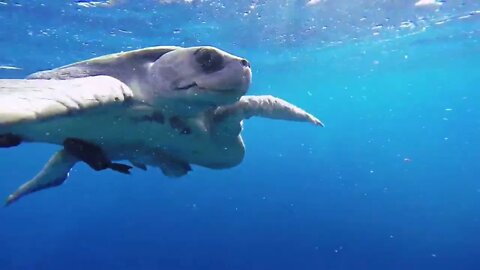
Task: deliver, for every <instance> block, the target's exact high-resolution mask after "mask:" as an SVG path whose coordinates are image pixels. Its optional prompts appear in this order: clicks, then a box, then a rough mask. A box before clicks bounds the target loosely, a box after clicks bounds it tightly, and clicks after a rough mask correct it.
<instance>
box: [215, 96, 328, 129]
mask: <svg viewBox="0 0 480 270" xmlns="http://www.w3.org/2000/svg"><path fill="white" fill-rule="evenodd" d="M252 116H260V117H265V118H272V119H282V120H289V121H299V122H310V123H312V124H315V125H318V126H321V127H323V126H324V125H323V123H322V121H320V120H318V119H317V118H316V117H315V116H313V115H311V114H309V113H308V112H306V111H304V110H302V109H300V108H298V107H297V106H295V105H293V104H291V103H289V102H287V101H285V100H283V99H280V98H277V97H274V96H243V97H242V98H241V99H240V100H239V101H238V102H235V103H233V104H231V105H226V106H220V107H218V108H217V109H216V110H215V112H214V117H213V119H214V121H215V124H217V125H218V127H219V128H220V129H222V128H225V127H228V126H229V125H239V123H240V121H242V120H243V119H249V118H250V117H252ZM225 125H226V126H225ZM238 132H240V130H238Z"/></svg>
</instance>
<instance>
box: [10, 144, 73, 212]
mask: <svg viewBox="0 0 480 270" xmlns="http://www.w3.org/2000/svg"><path fill="white" fill-rule="evenodd" d="M77 161H78V159H77V158H76V157H74V156H73V155H72V154H70V153H68V152H67V151H65V150H60V151H58V152H57V153H55V154H54V155H53V156H52V157H51V158H50V160H49V161H48V162H47V164H45V166H44V167H43V169H42V170H41V171H40V172H39V173H38V174H37V175H36V176H35V177H34V178H33V179H32V180H30V181H28V182H26V183H25V184H23V185H21V186H20V187H19V188H18V189H17V190H16V191H15V192H14V193H12V194H11V195H10V196H8V198H7V200H6V203H5V206H8V205H10V204H12V203H13V202H15V201H17V200H18V199H20V198H21V197H23V196H25V195H27V194H30V193H33V192H36V191H39V190H42V189H46V188H51V187H55V186H59V185H61V184H62V183H63V182H65V180H66V179H67V178H68V173H69V172H70V170H71V169H72V167H73V166H74V165H75V163H77Z"/></svg>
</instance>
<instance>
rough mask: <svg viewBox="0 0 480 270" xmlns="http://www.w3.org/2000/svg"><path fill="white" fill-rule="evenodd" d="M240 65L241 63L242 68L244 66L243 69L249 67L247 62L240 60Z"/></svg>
mask: <svg viewBox="0 0 480 270" xmlns="http://www.w3.org/2000/svg"><path fill="white" fill-rule="evenodd" d="M240 63H242V66H244V67H250V63H249V62H248V61H247V60H245V59H242V60H241V61H240Z"/></svg>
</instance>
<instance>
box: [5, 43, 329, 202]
mask: <svg viewBox="0 0 480 270" xmlns="http://www.w3.org/2000/svg"><path fill="white" fill-rule="evenodd" d="M250 83H251V69H250V64H249V62H248V61H247V60H246V59H243V58H240V57H237V56H234V55H232V54H229V53H227V52H225V51H222V50H220V49H218V48H215V47H209V46H202V47H188V48H183V47H164V46H159V47H150V48H144V49H140V50H134V51H128V52H123V53H117V54H111V55H106V56H103V57H98V58H93V59H90V60H86V61H82V62H78V63H74V64H71V65H67V66H63V67H60V68H56V69H53V70H47V71H41V72H37V73H34V74H32V75H30V76H28V77H27V78H26V79H4V80H0V147H13V146H17V145H19V144H20V143H22V142H43V143H51V144H57V145H61V146H62V149H61V150H59V151H58V152H57V153H55V154H54V155H53V156H52V157H51V159H50V160H49V161H48V162H47V164H46V165H45V166H44V168H43V169H42V170H41V171H40V172H39V173H38V174H37V175H36V176H35V177H34V178H33V179H32V180H30V181H28V182H27V183H25V184H23V185H22V186H20V187H19V188H18V189H17V190H16V191H15V192H14V193H12V194H11V195H10V196H8V198H7V205H8V204H10V203H12V202H14V201H16V200H17V199H19V198H20V197H21V196H24V195H26V194H29V193H32V192H35V191H38V190H41V189H45V188H49V187H53V186H57V185H60V184H62V183H63V182H64V181H65V180H66V179H67V177H68V173H69V171H70V169H71V168H72V167H73V166H74V165H75V163H77V162H79V161H84V162H85V163H87V164H88V165H89V166H90V167H92V168H93V169H95V170H103V169H107V168H110V169H113V170H116V171H119V172H122V173H129V172H130V169H131V168H132V167H130V166H128V165H125V164H121V163H115V162H113V161H118V160H126V161H130V163H131V164H132V165H133V166H136V167H138V168H141V169H144V170H145V169H146V168H147V166H155V167H159V168H160V169H161V170H162V172H163V173H164V174H165V175H166V176H169V177H179V176H183V175H185V174H187V173H188V172H189V171H190V170H191V166H190V164H195V165H199V166H203V167H207V168H212V169H222V168H230V167H233V166H236V165H238V164H239V163H240V162H241V161H242V159H243V157H244V144H243V141H242V138H241V136H240V132H241V130H242V120H243V119H247V118H250V117H252V116H262V117H267V118H276V119H285V120H293V121H304V122H311V123H313V124H315V125H319V126H323V124H322V122H320V120H318V119H317V118H315V117H314V116H312V115H311V114H309V113H307V112H305V111H303V110H302V109H300V108H298V107H295V106H294V105H292V104H290V103H288V102H286V101H284V100H282V99H279V98H276V97H273V96H246V95H245V94H246V92H247V90H248V88H249V86H250Z"/></svg>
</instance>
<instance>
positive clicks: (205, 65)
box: [193, 48, 224, 73]
mask: <svg viewBox="0 0 480 270" xmlns="http://www.w3.org/2000/svg"><path fill="white" fill-rule="evenodd" d="M193 55H194V56H195V60H196V61H197V63H198V64H199V65H200V67H201V68H202V70H203V71H204V72H205V73H213V72H216V71H219V70H221V69H222V68H223V67H224V63H223V56H222V55H221V54H220V53H219V52H217V51H216V50H213V49H208V48H200V49H198V50H196V51H195V52H194V53H193Z"/></svg>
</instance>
